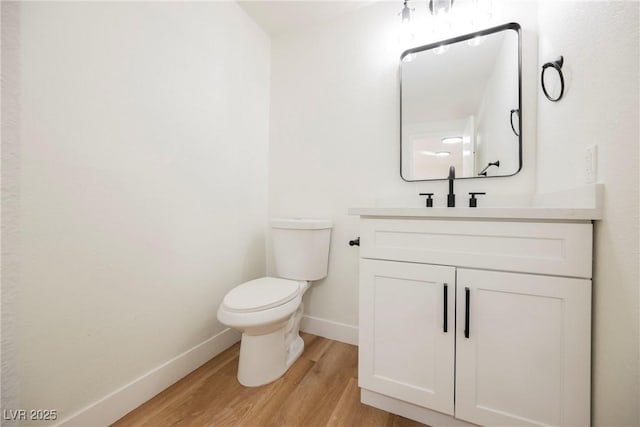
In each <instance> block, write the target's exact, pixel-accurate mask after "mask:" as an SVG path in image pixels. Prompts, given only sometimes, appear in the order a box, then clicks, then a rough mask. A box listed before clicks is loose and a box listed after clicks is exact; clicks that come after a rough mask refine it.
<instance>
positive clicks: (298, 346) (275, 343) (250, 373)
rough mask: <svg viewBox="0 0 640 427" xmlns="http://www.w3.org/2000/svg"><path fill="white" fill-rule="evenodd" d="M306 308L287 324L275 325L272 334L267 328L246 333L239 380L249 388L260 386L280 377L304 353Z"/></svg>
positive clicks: (243, 335)
mask: <svg viewBox="0 0 640 427" xmlns="http://www.w3.org/2000/svg"><path fill="white" fill-rule="evenodd" d="M303 310H304V305H303V304H300V307H298V309H297V310H296V312H295V313H294V314H293V315H292V316H291V318H289V319H288V320H287V321H285V322H283V323H282V324H279V325H275V326H274V327H273V329H271V328H270V329H271V331H270V332H268V333H264V332H265V331H264V329H262V330H260V331H259V332H258V331H256V330H253V331H249V330H247V331H245V332H244V333H243V334H242V342H241V343H240V360H239V362H238V381H239V382H240V384H242V385H243V386H246V387H258V386H261V385H265V384H268V383H270V382H272V381H275V380H277V379H278V378H280V377H281V376H282V375H284V373H285V372H286V371H287V369H289V367H290V366H291V365H293V363H294V362H295V361H296V360H298V358H299V357H300V355H301V354H302V352H303V351H304V340H303V339H302V337H300V320H302V313H303ZM252 332H253V333H256V332H258V333H259V335H254V334H252Z"/></svg>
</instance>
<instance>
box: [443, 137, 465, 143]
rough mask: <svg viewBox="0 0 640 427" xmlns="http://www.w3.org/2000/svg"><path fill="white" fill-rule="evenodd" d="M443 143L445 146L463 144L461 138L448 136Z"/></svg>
mask: <svg viewBox="0 0 640 427" xmlns="http://www.w3.org/2000/svg"><path fill="white" fill-rule="evenodd" d="M441 142H442V143H443V144H460V143H461V142H462V137H461V136H448V137H446V138H442V140H441Z"/></svg>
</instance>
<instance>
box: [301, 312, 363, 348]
mask: <svg viewBox="0 0 640 427" xmlns="http://www.w3.org/2000/svg"><path fill="white" fill-rule="evenodd" d="M300 330H301V331H302V332H308V333H310V334H313V335H318V336H320V337H324V338H329V339H331V340H334V341H340V342H344V343H347V344H352V345H358V327H357V326H353V325H347V324H346V323H340V322H334V321H333V320H327V319H321V318H319V317H313V316H306V315H305V316H302V322H300Z"/></svg>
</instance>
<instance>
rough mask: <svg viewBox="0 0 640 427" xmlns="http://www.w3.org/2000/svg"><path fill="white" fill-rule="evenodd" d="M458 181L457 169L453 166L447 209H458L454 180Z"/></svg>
mask: <svg viewBox="0 0 640 427" xmlns="http://www.w3.org/2000/svg"><path fill="white" fill-rule="evenodd" d="M454 179H456V168H454V167H453V166H451V167H450V168H449V194H447V207H448V208H455V207H456V195H455V194H453V180H454Z"/></svg>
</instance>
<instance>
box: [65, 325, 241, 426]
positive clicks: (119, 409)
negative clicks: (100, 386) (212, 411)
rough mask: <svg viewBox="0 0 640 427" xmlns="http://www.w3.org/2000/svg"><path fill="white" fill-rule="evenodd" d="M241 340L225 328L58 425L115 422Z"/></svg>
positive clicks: (99, 424)
mask: <svg viewBox="0 0 640 427" xmlns="http://www.w3.org/2000/svg"><path fill="white" fill-rule="evenodd" d="M238 341H240V333H239V332H237V331H235V330H232V329H225V330H224V331H222V332H220V333H219V334H217V335H215V336H213V337H211V338H209V339H208V340H206V341H204V342H202V343H200V344H198V345H196V346H195V347H193V348H191V349H189V350H187V351H185V352H184V353H182V354H180V355H178V356H176V357H174V358H173V359H171V360H169V361H168V362H165V363H163V364H162V365H160V366H158V367H157V368H155V369H153V370H151V371H149V372H147V373H146V374H144V375H142V376H141V377H139V378H137V379H135V380H133V381H132V382H130V383H129V384H127V385H125V386H123V387H120V388H119V389H117V390H115V391H113V392H111V393H109V394H108V395H106V396H105V397H103V398H102V399H100V400H98V401H96V402H94V403H92V404H91V405H89V406H87V407H85V408H83V409H81V410H80V411H78V412H76V413H75V414H73V415H71V416H69V417H68V418H66V419H64V420H62V421H61V422H60V423H59V424H58V425H59V426H64V427H73V426H85V427H86V426H106V425H109V424H112V423H113V422H115V421H117V420H118V419H120V418H122V417H123V416H124V415H126V414H127V413H129V412H131V411H132V410H133V409H135V408H137V407H138V406H140V405H141V404H143V403H144V402H146V401H147V400H149V399H151V398H152V397H153V396H155V395H156V394H158V393H160V392H161V391H162V390H164V389H166V388H167V387H169V386H170V385H171V384H174V383H175V382H177V381H178V380H180V379H181V378H183V377H185V376H186V375H187V374H189V373H190V372H192V371H193V370H195V369H196V368H199V367H200V366H202V365H203V364H205V363H206V362H207V361H209V360H210V359H212V358H213V357H215V356H216V355H218V354H220V353H222V352H223V351H224V350H226V349H227V348H229V347H231V346H232V345H233V344H235V343H236V342H238Z"/></svg>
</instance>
